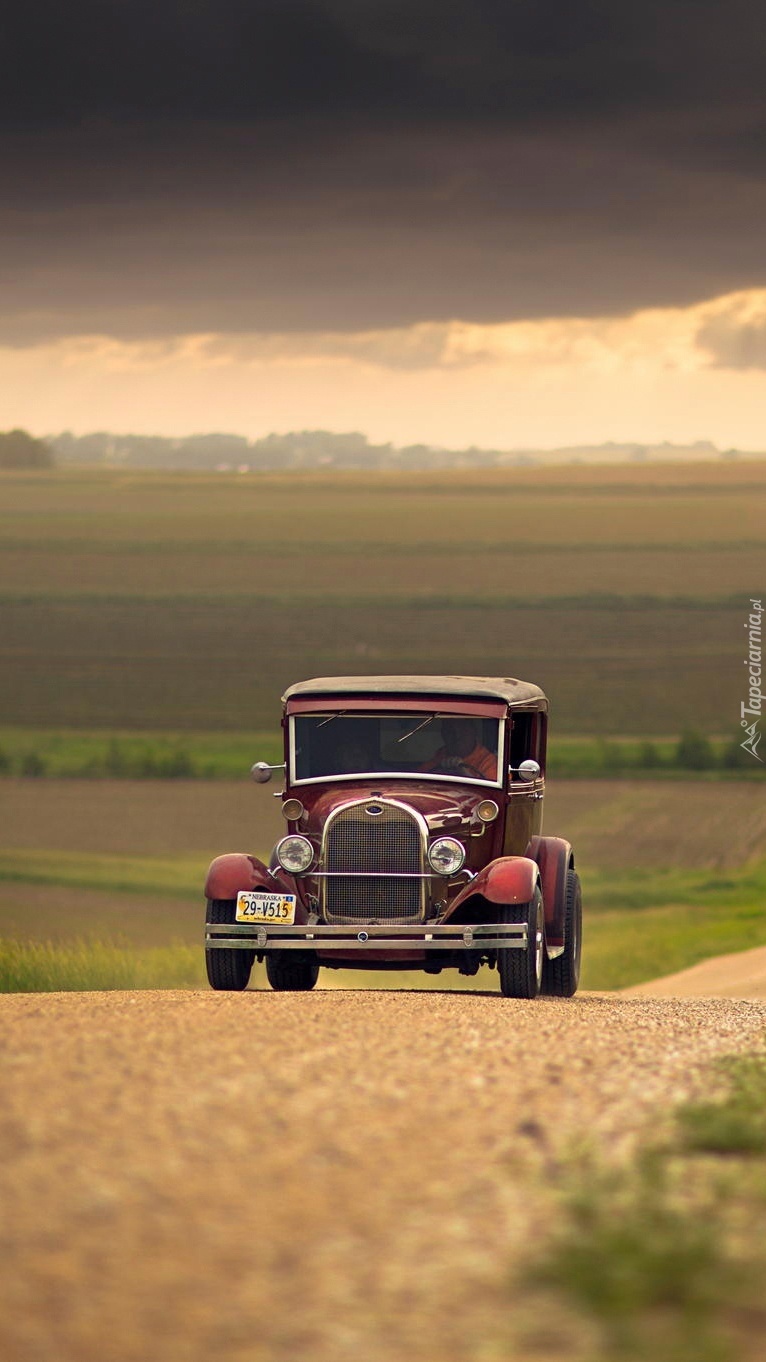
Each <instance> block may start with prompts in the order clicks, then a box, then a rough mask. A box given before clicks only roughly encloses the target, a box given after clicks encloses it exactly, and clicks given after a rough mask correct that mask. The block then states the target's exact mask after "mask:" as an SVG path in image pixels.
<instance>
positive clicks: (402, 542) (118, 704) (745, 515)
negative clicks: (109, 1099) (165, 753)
mask: <svg viewBox="0 0 766 1362" xmlns="http://www.w3.org/2000/svg"><path fill="white" fill-rule="evenodd" d="M765 512H766V464H761V463H755V462H754V463H748V464H746V465H745V464H742V465H737V464H734V463H733V464H726V465H718V464H712V463H711V464H700V465H694V466H689V467H680V466H675V467H672V466H665V467H660V468H651V469H646V468H641V467H639V466H620V467H615V468H609V469H593V468H587V467H575V466H570V467H566V468H560V469H539V470H537V469H534V470H529V469H512V470H504V471H502V472H500V471H482V472H479V473H468V472H467V471H460V472H457V473H447V474H443V475H438V476H437V475H435V474H411V475H407V474H378V475H364V476H362V475H359V474H337V473H335V474H329V473H328V474H326V475H317V474H312V475H300V474H291V475H289V476H288V475H286V476H282V477H280V476H278V475H274V474H269V475H249V476H244V477H237V476H235V475H207V476H199V475H191V474H189V475H182V474H178V475H167V474H148V473H147V474H140V473H130V474H128V473H120V472H115V471H98V472H95V471H88V472H86V471H80V472H77V471H67V472H57V473H51V474H46V473H40V474H35V475H20V474H19V475H5V476H4V477H3V478H2V482H1V483H0V579H1V581H2V594H1V595H0V618H1V619H2V643H0V650H1V652H0V662H1V664H2V665H0V717H2V721H3V723H4V725H6V726H8V725H19V726H22V727H26V728H34V729H37V728H45V729H52V728H57V729H64V728H68V729H91V730H92V729H101V730H106V731H112V730H133V729H137V730H142V731H143V730H153V731H160V732H162V731H166V730H167V731H171V732H178V731H181V732H187V733H188V732H194V731H197V730H199V731H202V732H209V731H211V730H213V731H223V732H230V733H235V732H237V731H247V730H250V729H271V730H273V729H274V728H275V727H276V725H277V723H278V718H279V695H280V693H281V690H282V689H283V687H284V686H285V685H287V684H289V683H290V682H291V681H293V680H295V679H297V678H300V677H303V676H309V675H317V674H332V673H333V672H340V673H348V672H355V671H359V672H375V671H383V672H397V671H403V672H417V671H423V672H440V671H445V672H468V673H472V674H488V675H491V674H500V675H507V674H513V675H520V676H522V677H525V678H526V677H528V678H529V679H532V680H536V681H538V682H539V683H540V684H541V685H542V686H543V687H544V689H546V691H547V692H548V693H549V695H550V697H551V705H552V722H553V726H554V727H553V732H554V733H555V732H559V733H560V734H562V735H565V734H570V735H578V734H614V735H618V734H632V735H635V736H641V737H643V736H650V737H654V736H656V735H674V734H678V733H681V732H682V731H683V730H684V729H686V728H692V729H698V730H700V731H703V732H709V733H714V734H719V735H721V736H725V735H731V734H732V733H733V731H734V729H735V727H736V722H737V719H738V715H739V702H740V699H741V698H742V695H741V692H742V658H743V649H742V625H743V621H744V618H745V614H746V607H747V603H748V600H749V598H750V596H754V595H755V596H757V595H758V594H759V593H760V591H761V590H762V573H759V571H758V570H757V569H758V564H759V562H761V563H762V562H763V542H764V525H765V524H766V514H764V513H765ZM759 555H760V558H759Z"/></svg>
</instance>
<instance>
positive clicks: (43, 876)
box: [0, 849, 209, 901]
mask: <svg viewBox="0 0 766 1362" xmlns="http://www.w3.org/2000/svg"><path fill="white" fill-rule="evenodd" d="M208 865H209V861H208V859H207V858H204V857H202V858H201V857H196V856H178V857H175V858H173V859H161V858H159V857H155V856H147V857H127V856H105V855H95V854H93V853H81V852H76V851H71V852H68V851H51V852H46V851H45V850H38V851H36V852H35V855H34V856H33V857H32V856H30V854H29V851H28V850H26V849H24V850H0V881H11V882H13V883H16V884H49V885H54V886H63V887H66V888H79V889H100V890H103V891H104V892H105V893H110V894H127V893H131V894H135V893H139V894H141V893H144V894H151V895H153V896H156V895H158V894H161V895H167V896H169V897H171V898H181V899H196V900H197V901H200V897H201V894H202V885H203V883H204V879H205V872H206V870H207V868H208Z"/></svg>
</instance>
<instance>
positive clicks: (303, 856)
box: [276, 835, 314, 875]
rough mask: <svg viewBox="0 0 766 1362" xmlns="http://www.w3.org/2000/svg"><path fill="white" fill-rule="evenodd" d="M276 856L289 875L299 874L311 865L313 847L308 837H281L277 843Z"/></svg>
mask: <svg viewBox="0 0 766 1362" xmlns="http://www.w3.org/2000/svg"><path fill="white" fill-rule="evenodd" d="M276 857H277V860H278V861H279V864H280V865H281V867H282V869H283V870H289V872H290V874H291V875H300V874H301V873H302V871H304V870H308V868H309V866H310V865H311V862H312V861H313V859H314V848H313V847H312V845H311V843H310V841H309V839H308V837H298V836H297V835H294V836H292V837H283V838H282V841H281V842H278V843H277V850H276Z"/></svg>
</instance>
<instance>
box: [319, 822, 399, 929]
mask: <svg viewBox="0 0 766 1362" xmlns="http://www.w3.org/2000/svg"><path fill="white" fill-rule="evenodd" d="M371 803H372V807H373V808H375V809H378V810H379V812H378V813H373V814H369V813H367V812H366V805H364V804H355V805H353V806H352V807H351V808H348V809H342V810H341V811H340V813H338V814H336V816H335V817H334V818H333V819H332V821H331V822H330V823H329V824H328V826H327V828H326V830H325V845H324V869H325V870H326V871H329V872H333V871H335V872H338V871H341V872H343V873H342V874H341V875H340V876H338V877H337V878H336V877H334V876H333V875H332V873H330V875H329V876H328V878H327V879H325V880H323V881H322V883H323V885H324V911H325V918H326V920H327V921H328V922H370V921H377V922H418V921H420V919H421V918H422V916H423V912H422V905H423V884H424V882H423V880H421V879H411V880H410V879H403V878H401V876H402V875H403V874H410V875H419V874H420V873H422V871H423V860H422V855H423V852H422V840H421V831H420V825H419V823H418V821H417V819H416V818H414V817H413V816H412V814H410V813H407V812H406V810H404V809H401V808H398V807H396V806H392V805H389V804H383V803H381V802H379V801H371ZM355 871H357V872H360V871H363V872H365V874H364V875H361V874H358V875H355V874H354V872H355ZM377 874H379V875H380V876H381V878H380V879H377V878H375V876H376V875H377Z"/></svg>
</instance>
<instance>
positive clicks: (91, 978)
mask: <svg viewBox="0 0 766 1362" xmlns="http://www.w3.org/2000/svg"><path fill="white" fill-rule="evenodd" d="M205 982H206V979H205V965H204V957H203V953H202V951H201V950H195V949H194V948H193V947H191V946H178V945H176V946H156V947H150V948H148V949H145V950H139V949H135V948H134V949H130V950H126V949H123V948H122V947H120V946H119V945H115V944H114V943H112V942H106V941H88V942H79V941H73V942H71V943H68V944H61V943H53V942H30V941H14V940H2V939H0V993H58V992H72V991H76V992H81V991H96V990H98V991H101V990H105V989H144V988H152V989H157V988H162V989H169V988H199V987H201V986H202V985H203V984H204V983H205Z"/></svg>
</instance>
